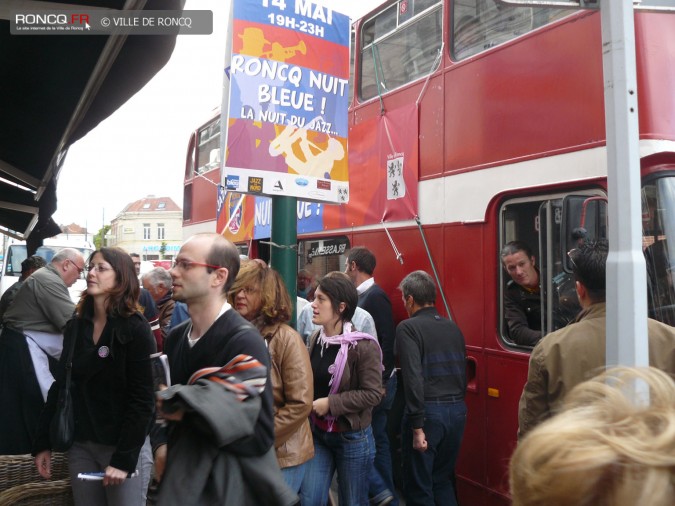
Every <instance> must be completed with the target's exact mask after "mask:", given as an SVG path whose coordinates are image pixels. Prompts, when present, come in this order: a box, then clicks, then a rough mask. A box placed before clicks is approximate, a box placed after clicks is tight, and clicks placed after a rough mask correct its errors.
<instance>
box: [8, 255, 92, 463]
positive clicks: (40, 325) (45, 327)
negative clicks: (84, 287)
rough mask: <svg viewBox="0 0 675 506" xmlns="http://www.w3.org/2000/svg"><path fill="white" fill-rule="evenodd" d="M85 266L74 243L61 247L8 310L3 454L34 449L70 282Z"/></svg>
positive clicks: (69, 304) (68, 312)
mask: <svg viewBox="0 0 675 506" xmlns="http://www.w3.org/2000/svg"><path fill="white" fill-rule="evenodd" d="M83 272H84V258H83V256H82V253H80V252H79V251H78V250H76V249H72V248H64V249H62V250H60V251H59V252H58V253H57V254H56V255H54V257H53V258H52V261H51V263H50V264H49V265H47V266H46V267H43V268H42V269H39V270H37V271H35V272H34V273H33V275H32V276H30V277H28V278H27V279H26V280H25V281H24V283H23V285H22V286H21V288H20V289H19V291H18V292H17V294H16V297H15V299H14V302H13V303H12V305H11V306H10V307H9V309H8V310H7V312H6V313H5V315H4V319H3V329H2V335H1V336H0V405H2V407H3V409H2V411H1V413H0V434H3V437H0V454H2V455H12V454H22V453H30V451H31V445H32V440H33V436H34V434H35V430H36V428H37V423H38V419H39V417H40V411H41V410H42V406H43V404H44V401H45V399H46V398H47V392H48V391H49V387H50V386H51V384H52V382H53V381H54V377H53V376H52V374H51V372H50V365H51V366H53V365H55V363H56V361H57V360H58V359H59V357H60V356H61V350H62V349H63V334H62V332H63V328H64V327H65V325H66V322H67V321H68V320H69V319H70V317H71V316H72V315H73V311H74V309H75V304H73V301H72V300H71V298H70V293H69V292H68V287H70V286H72V285H73V284H74V283H75V281H76V280H77V279H78V278H79V277H80V276H81V275H82V273H83Z"/></svg>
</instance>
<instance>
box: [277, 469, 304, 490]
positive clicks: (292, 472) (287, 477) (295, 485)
mask: <svg viewBox="0 0 675 506" xmlns="http://www.w3.org/2000/svg"><path fill="white" fill-rule="evenodd" d="M306 470H307V462H303V463H302V464H298V465H297V466H290V467H282V468H281V475H282V476H283V477H284V481H285V482H286V485H288V487H289V488H290V489H291V490H292V491H293V492H295V493H296V494H297V493H298V492H300V486H301V485H302V480H303V479H304V477H305V471H306Z"/></svg>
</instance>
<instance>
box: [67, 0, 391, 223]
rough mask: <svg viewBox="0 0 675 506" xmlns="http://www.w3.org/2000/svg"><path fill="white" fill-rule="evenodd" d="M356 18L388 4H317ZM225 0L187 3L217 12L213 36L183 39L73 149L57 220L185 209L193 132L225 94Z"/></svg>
mask: <svg viewBox="0 0 675 506" xmlns="http://www.w3.org/2000/svg"><path fill="white" fill-rule="evenodd" d="M315 3H320V4H323V5H329V6H332V7H335V6H336V5H339V8H337V9H335V10H337V11H339V12H342V13H344V14H347V15H349V16H350V17H351V18H352V20H353V19H356V18H358V17H360V16H362V15H364V14H365V13H367V12H368V11H370V10H371V9H373V8H375V7H376V6H377V5H379V4H381V3H383V0H341V1H339V2H338V1H336V0H315ZM227 5H229V3H227V2H226V1H223V0H187V2H186V5H185V9H186V10H212V11H213V13H214V31H213V34H212V35H181V36H178V38H177V42H176V48H175V50H174V52H173V55H172V56H171V60H170V61H169V63H167V65H166V66H165V67H164V68H163V69H162V70H161V71H160V72H159V73H158V74H157V75H156V76H155V77H154V79H153V80H152V81H150V82H149V83H148V84H147V85H146V86H145V88H143V89H142V90H141V91H139V92H138V93H137V94H136V95H134V96H133V97H132V98H131V99H130V100H129V101H128V102H127V103H126V104H124V105H123V106H122V107H121V108H120V109H119V110H117V111H116V112H115V113H114V114H113V115H112V116H111V117H110V118H108V119H107V120H105V121H104V122H102V123H101V124H99V125H98V126H97V127H96V128H95V129H94V130H92V131H91V132H90V133H89V134H88V135H87V136H86V137H84V138H83V139H81V140H80V141H78V142H77V143H75V144H74V145H73V146H71V148H70V151H69V152H68V156H67V158H66V161H65V163H64V166H63V168H62V170H61V172H60V174H59V180H58V186H57V198H58V208H57V211H56V213H55V214H54V220H55V221H56V222H57V223H59V224H62V225H67V224H70V223H77V224H78V225H81V226H86V227H87V228H88V229H89V231H90V232H97V231H98V230H99V229H100V227H101V226H102V224H103V223H106V224H109V223H110V221H111V220H112V219H113V218H114V217H115V216H117V214H118V213H119V212H120V211H121V210H122V209H123V208H124V206H126V205H127V204H129V203H131V202H134V201H136V200H138V199H141V198H143V197H146V196H147V195H155V196H156V197H166V196H168V197H171V198H172V199H173V200H174V201H175V202H176V203H177V204H178V205H179V206H181V207H182V206H183V176H184V172H185V157H186V150H187V144H188V141H189V137H190V132H192V131H193V130H195V129H196V128H197V127H198V126H199V125H200V124H202V123H204V122H205V121H207V120H208V119H209V118H210V117H211V115H212V113H213V110H214V108H215V107H217V106H218V105H220V102H221V94H222V66H223V60H224V48H225V36H226V26H225V18H226V9H227Z"/></svg>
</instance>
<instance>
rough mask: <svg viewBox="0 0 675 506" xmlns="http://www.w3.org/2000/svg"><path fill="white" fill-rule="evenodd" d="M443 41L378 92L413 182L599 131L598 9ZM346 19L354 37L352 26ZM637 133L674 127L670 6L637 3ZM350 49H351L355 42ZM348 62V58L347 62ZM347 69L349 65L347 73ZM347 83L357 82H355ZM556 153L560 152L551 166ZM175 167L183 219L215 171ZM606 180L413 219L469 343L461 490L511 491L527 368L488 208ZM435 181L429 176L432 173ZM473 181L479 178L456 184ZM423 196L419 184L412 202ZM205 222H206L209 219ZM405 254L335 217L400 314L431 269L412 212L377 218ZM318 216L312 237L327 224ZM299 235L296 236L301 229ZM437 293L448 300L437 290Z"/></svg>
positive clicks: (573, 143)
mask: <svg viewBox="0 0 675 506" xmlns="http://www.w3.org/2000/svg"><path fill="white" fill-rule="evenodd" d="M449 4H451V2H446V5H445V6H444V8H445V11H444V16H445V17H446V19H445V21H444V24H445V30H446V33H445V46H444V47H445V48H446V49H444V55H443V60H442V62H441V65H440V68H439V69H438V70H436V71H435V72H434V73H433V74H432V75H431V77H430V78H429V82H428V83H426V87H425V79H422V80H419V81H416V82H414V83H411V84H409V85H407V86H404V87H402V88H399V89H397V90H394V91H392V92H390V93H389V94H387V95H384V96H383V97H382V98H383V102H384V107H385V111H386V110H391V109H395V108H396V107H399V106H402V105H405V104H409V103H411V102H413V103H414V102H416V101H417V100H418V98H419V97H420V95H422V98H421V101H420V110H419V179H420V181H421V182H425V181H428V180H435V179H438V181H439V182H440V181H441V179H439V178H447V181H446V183H448V182H449V183H451V182H452V176H454V175H458V174H462V173H466V172H470V171H479V170H481V169H485V168H488V167H497V166H499V167H501V166H505V165H509V164H512V163H514V162H518V161H525V160H539V159H542V160H544V159H546V158H547V157H552V156H556V155H561V154H563V153H571V152H576V151H582V150H587V149H591V148H598V147H601V146H603V145H604V144H605V135H606V134H605V116H604V87H603V74H602V41H601V29H600V14H599V12H597V11H587V12H579V13H576V14H572V15H571V16H569V17H566V18H563V19H561V20H559V21H558V22H555V23H553V24H551V25H547V26H545V27H542V28H540V29H538V30H536V31H534V32H531V33H529V34H527V35H524V36H522V37H519V38H517V39H515V40H513V41H510V42H508V43H505V44H503V45H502V46H498V47H495V48H491V49H490V50H487V51H485V52H483V53H480V54H478V55H476V56H474V57H471V58H468V59H467V60H464V61H462V62H454V61H452V59H451V57H450V55H449V52H448V51H447V48H448V47H449V45H448V41H449V38H448V33H447V29H448V27H447V25H448V21H447V17H448V15H447V13H448V9H450V8H451V5H449ZM358 26H359V25H357V35H356V37H357V40H356V44H357V47H358V44H359V31H358ZM635 27H636V46H637V71H638V93H639V95H638V96H639V102H638V103H639V126H640V138H641V140H666V141H675V92H674V90H675V15H667V14H657V13H647V12H641V13H638V14H636V16H635ZM357 61H358V55H357ZM357 74H358V72H357ZM357 79H358V76H357ZM356 89H357V90H358V82H357V83H356ZM380 107H381V106H380V100H379V99H378V98H375V99H373V100H370V101H368V102H366V103H359V102H358V100H357V99H355V101H354V103H353V105H352V108H351V110H350V118H349V121H350V124H358V123H360V122H362V121H364V120H366V119H369V118H373V117H375V116H377V115H379V114H380V113H381V112H380ZM674 163H675V156H674V155H673V153H665V154H663V155H658V156H654V157H653V158H648V159H647V161H646V162H645V163H643V168H642V170H643V174H646V173H648V172H650V171H652V170H660V169H659V168H660V167H661V168H663V167H667V168H670V169H672V167H673V166H675V165H673V164H674ZM565 169H566V167H565V166H563V165H561V167H560V171H561V174H562V176H561V180H564V174H565ZM204 175H205V176H206V177H207V178H208V179H209V181H205V180H203V178H201V177H191V175H190V174H186V181H185V184H186V192H187V191H188V190H187V188H188V186H189V187H190V188H191V192H192V195H191V199H192V200H191V203H192V204H191V205H192V215H191V219H190V220H189V222H186V225H189V224H194V223H197V222H201V221H209V220H215V208H216V190H215V186H214V185H213V184H212V183H217V182H219V178H220V175H219V173H218V171H212V172H209V173H206V174H204ZM589 181H590V182H592V183H593V184H594V185H595V187H598V186H600V187H604V186H605V185H606V182H605V180H604V179H602V178H601V179H595V180H588V179H587V180H583V181H581V180H579V181H574V180H569V181H565V182H564V184H559V183H558V184H557V186H543V187H539V188H527V187H525V188H523V187H522V185H521V184H519V181H518V174H513V181H512V186H511V187H510V188H507V189H505V190H504V192H501V193H499V194H494V195H491V196H490V197H489V202H490V204H489V205H488V206H487V208H486V210H485V215H484V216H483V217H482V218H483V219H482V220H480V221H479V222H470V223H469V222H463V221H461V220H458V221H456V222H451V223H434V224H427V225H424V227H423V231H424V235H425V237H426V241H427V243H428V245H429V248H430V255H431V258H432V259H433V262H434V266H435V267H436V270H437V272H438V276H439V279H440V280H441V284H442V288H443V292H444V294H445V297H446V298H447V302H448V305H449V307H450V310H451V316H452V318H453V319H454V320H455V321H456V322H457V324H458V325H459V327H460V328H461V330H462V332H463V334H464V336H465V339H466V344H467V351H468V356H469V365H468V375H469V383H468V392H467V398H466V401H467V405H468V420H467V424H466V432H465V434H464V440H463V445H462V450H461V453H460V456H459V462H458V466H457V471H458V478H459V485H458V486H459V493H460V500H461V502H462V504H500V505H501V504H504V505H505V504H509V499H508V476H507V468H508V461H509V458H510V455H511V452H512V450H513V448H514V447H515V444H516V431H517V425H518V424H517V407H518V400H519V398H520V394H521V392H522V388H523V385H524V383H525V379H526V376H527V368H528V359H529V354H527V353H524V352H521V351H514V350H512V349H509V348H508V347H507V346H506V345H505V344H504V342H503V340H502V339H501V337H500V335H499V331H498V329H499V322H498V319H499V300H498V297H499V286H498V284H499V279H500V275H499V269H500V265H499V259H498V250H499V246H500V244H499V209H500V204H501V202H503V200H504V199H505V198H506V196H507V195H508V197H509V198H512V197H514V196H518V195H520V194H523V195H524V194H528V195H532V194H534V193H536V192H543V191H566V192H567V191H574V190H575V189H577V188H588V185H589ZM439 184H440V183H439ZM465 191H466V192H474V191H475V192H479V191H481V189H480V188H466V189H465ZM423 198H424V196H423V195H422V194H421V193H420V196H419V199H420V203H421V202H422V200H423ZM214 226H215V224H214ZM388 230H389V233H390V234H391V239H392V241H393V242H394V243H395V244H396V245H397V247H398V249H399V250H400V252H401V253H402V255H403V260H404V263H403V265H401V263H400V262H399V261H398V260H397V258H396V255H395V254H394V252H393V250H392V247H391V245H390V241H389V238H388V237H387V235H386V233H385V232H384V230H383V229H382V228H381V227H370V228H369V229H367V230H366V229H364V230H359V229H356V230H350V231H348V232H346V233H345V231H344V230H342V231H340V232H339V235H346V236H347V237H348V239H349V241H350V243H351V244H352V245H363V246H366V247H367V248H369V249H371V250H372V251H373V252H374V254H375V255H376V257H377V260H378V264H377V270H376V273H375V275H376V279H377V282H378V284H380V285H381V286H382V287H383V288H384V289H385V290H386V291H387V293H388V294H389V296H390V298H391V300H392V303H393V307H394V313H395V318H396V319H397V321H398V320H401V319H403V318H404V317H405V314H404V309H403V305H402V303H401V300H400V293H399V292H398V290H397V285H398V283H399V282H400V280H401V279H402V278H403V277H404V276H405V275H406V274H408V273H410V272H411V271H413V270H417V269H423V270H425V271H427V272H430V273H432V272H433V271H432V265H431V262H430V260H429V257H428V255H427V252H426V250H425V248H424V243H423V242H422V238H421V235H420V231H419V230H418V228H417V227H416V226H409V225H407V226H403V227H396V224H391V228H389V227H388ZM333 235H336V232H331V231H330V230H325V231H323V232H321V233H317V234H312V235H311V237H312V238H318V237H331V236H333ZM305 238H306V237H302V239H305ZM437 302H438V304H437V307H438V308H439V310H440V311H441V312H442V313H445V309H444V307H443V302H442V299H441V298H440V297H439V299H438V301H437Z"/></svg>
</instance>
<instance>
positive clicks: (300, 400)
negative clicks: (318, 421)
mask: <svg viewBox="0 0 675 506" xmlns="http://www.w3.org/2000/svg"><path fill="white" fill-rule="evenodd" d="M228 299H229V302H230V304H231V305H232V307H234V309H235V310H236V311H237V312H238V313H239V314H240V315H241V316H243V317H244V318H245V319H247V320H248V321H249V322H251V323H252V324H253V325H254V326H255V327H256V328H257V329H258V330H259V331H260V334H261V335H262V336H263V338H264V339H265V343H266V344H267V347H268V349H269V352H270V358H271V361H272V371H271V373H270V376H271V378H272V388H273V390H274V448H275V450H276V455H277V461H278V463H279V467H280V468H281V472H282V474H283V476H284V479H285V480H286V483H287V484H288V486H289V487H290V488H291V489H293V491H295V492H296V493H297V492H298V491H299V490H300V485H301V484H302V480H303V477H304V474H305V467H306V465H305V463H306V462H307V461H308V460H310V459H311V458H312V457H313V456H314V445H313V442H312V432H311V430H310V427H309V421H308V416H309V413H310V411H311V409H312V399H313V396H314V388H313V384H312V366H311V365H310V363H309V354H308V353H307V348H306V347H305V344H304V342H303V341H302V338H301V337H300V335H299V334H298V333H297V332H296V331H295V330H293V329H292V328H291V327H290V326H288V325H287V322H288V321H289V320H290V317H291V311H293V306H292V305H291V299H290V296H289V295H288V290H287V289H286V285H285V284H284V281H283V279H282V278H281V276H280V275H279V273H278V272H277V271H275V270H274V269H272V268H269V267H267V265H266V264H265V263H264V262H263V261H261V260H248V261H245V262H242V265H241V268H240V270H239V274H238V275H237V278H236V279H235V281H234V284H233V285H232V289H231V290H230V295H229V297H228Z"/></svg>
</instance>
